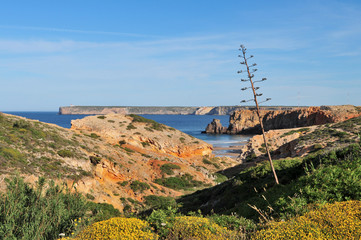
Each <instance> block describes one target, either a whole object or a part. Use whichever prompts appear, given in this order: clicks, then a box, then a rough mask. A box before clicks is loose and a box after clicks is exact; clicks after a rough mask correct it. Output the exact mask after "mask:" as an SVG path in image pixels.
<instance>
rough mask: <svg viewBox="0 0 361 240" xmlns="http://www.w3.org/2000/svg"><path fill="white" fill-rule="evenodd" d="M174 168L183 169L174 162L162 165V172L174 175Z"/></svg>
mask: <svg viewBox="0 0 361 240" xmlns="http://www.w3.org/2000/svg"><path fill="white" fill-rule="evenodd" d="M174 169H181V167H180V166H178V165H176V164H173V163H166V164H163V165H162V166H161V167H160V170H161V172H162V173H163V174H167V175H173V174H174V171H173V170H174Z"/></svg>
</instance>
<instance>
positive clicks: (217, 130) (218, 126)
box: [203, 119, 227, 134]
mask: <svg viewBox="0 0 361 240" xmlns="http://www.w3.org/2000/svg"><path fill="white" fill-rule="evenodd" d="M226 132H227V127H223V126H222V123H221V120H219V119H213V121H212V122H211V123H210V124H208V126H207V127H206V130H205V131H204V132H203V133H209V134H223V133H226Z"/></svg>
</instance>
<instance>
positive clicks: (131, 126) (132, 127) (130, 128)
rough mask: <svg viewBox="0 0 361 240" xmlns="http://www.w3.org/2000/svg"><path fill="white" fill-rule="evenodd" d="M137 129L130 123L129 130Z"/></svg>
mask: <svg viewBox="0 0 361 240" xmlns="http://www.w3.org/2000/svg"><path fill="white" fill-rule="evenodd" d="M132 129H137V128H136V127H135V126H134V125H133V124H131V123H129V125H128V126H127V130H132Z"/></svg>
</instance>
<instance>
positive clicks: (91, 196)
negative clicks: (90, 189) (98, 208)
mask: <svg viewBox="0 0 361 240" xmlns="http://www.w3.org/2000/svg"><path fill="white" fill-rule="evenodd" d="M85 197H86V198H87V199H89V200H94V199H95V197H94V196H93V195H91V194H90V193H87V194H85Z"/></svg>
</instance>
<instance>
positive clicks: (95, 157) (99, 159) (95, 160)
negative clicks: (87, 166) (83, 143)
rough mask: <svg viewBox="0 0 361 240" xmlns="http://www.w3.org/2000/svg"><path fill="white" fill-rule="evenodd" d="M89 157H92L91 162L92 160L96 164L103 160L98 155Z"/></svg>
mask: <svg viewBox="0 0 361 240" xmlns="http://www.w3.org/2000/svg"><path fill="white" fill-rule="evenodd" d="M89 159H90V162H91V163H92V164H93V165H94V166H95V165H97V164H99V163H100V161H101V160H102V158H101V157H97V156H90V157H89Z"/></svg>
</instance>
